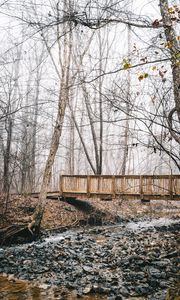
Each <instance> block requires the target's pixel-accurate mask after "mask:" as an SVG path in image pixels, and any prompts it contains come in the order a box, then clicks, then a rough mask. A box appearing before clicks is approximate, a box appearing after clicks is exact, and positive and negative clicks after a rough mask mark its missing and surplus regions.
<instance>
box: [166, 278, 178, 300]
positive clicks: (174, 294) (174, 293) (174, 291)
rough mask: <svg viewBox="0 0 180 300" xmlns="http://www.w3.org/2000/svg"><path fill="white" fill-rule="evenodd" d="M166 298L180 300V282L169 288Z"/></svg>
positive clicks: (167, 299)
mask: <svg viewBox="0 0 180 300" xmlns="http://www.w3.org/2000/svg"><path fill="white" fill-rule="evenodd" d="M165 300H180V282H178V283H177V284H175V285H174V286H173V287H170V288H169V289H168V291H167V295H166V299H165Z"/></svg>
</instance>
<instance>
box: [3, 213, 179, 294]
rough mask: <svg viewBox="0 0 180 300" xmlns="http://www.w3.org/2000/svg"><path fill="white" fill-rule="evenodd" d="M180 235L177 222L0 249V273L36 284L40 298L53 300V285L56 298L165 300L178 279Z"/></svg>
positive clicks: (130, 225) (95, 230) (125, 225)
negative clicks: (41, 294)
mask: <svg viewBox="0 0 180 300" xmlns="http://www.w3.org/2000/svg"><path fill="white" fill-rule="evenodd" d="M179 232H180V219H179V218H176V219H172V218H171V219H169V218H160V219H151V218H149V219H146V220H145V219H140V220H137V221H136V222H121V223H120V224H116V225H112V226H101V227H91V228H79V229H75V230H69V231H66V232H64V233H60V234H56V235H49V236H47V237H45V238H44V239H43V240H42V241H41V242H35V243H31V244H26V245H19V246H14V247H2V248H1V249H0V273H1V274H2V273H4V275H5V274H8V275H9V274H13V276H14V277H15V278H18V279H20V280H27V281H31V282H33V283H38V284H39V285H40V286H41V287H42V288H43V289H44V293H45V294H46V293H47V294H46V296H44V298H43V297H42V298H40V299H53V298H48V297H49V296H48V290H49V289H51V288H52V287H53V286H54V287H56V288H58V290H59V292H58V294H57V298H56V299H73V298H72V295H71V296H68V294H67V293H66V292H65V290H71V291H73V297H75V298H74V299H77V298H78V297H82V296H83V297H84V296H86V295H89V294H94V295H100V296H101V298H100V299H108V300H115V299H117V300H118V299H149V300H157V299H159V300H164V299H165V295H166V293H167V290H168V288H169V287H171V286H172V285H173V284H174V283H175V282H176V281H177V280H178V276H179V274H178V272H179V267H178V263H179V252H178V251H179V242H180V236H179ZM64 289H65V290H64ZM56 292H57V291H56ZM61 292H62V293H64V295H62V293H61ZM58 297H59V298H58ZM68 297H71V298H68ZM103 297H104V298H103ZM1 299H3V300H5V299H8V298H1ZM15 299H16V298H15ZM17 299H18V298H17ZM25 299H28V298H25ZM29 299H30V298H29ZM33 299H35V298H33ZM90 299H95V298H90ZM177 299H178V298H177Z"/></svg>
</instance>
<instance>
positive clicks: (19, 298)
mask: <svg viewBox="0 0 180 300" xmlns="http://www.w3.org/2000/svg"><path fill="white" fill-rule="evenodd" d="M0 299H1V300H58V299H59V300H60V299H64V300H65V299H67V300H76V299H79V298H77V296H76V295H75V294H74V293H73V292H69V293H68V295H67V297H64V298H62V296H61V290H58V288H57V287H56V288H53V287H52V288H50V289H48V290H44V289H43V288H40V287H38V286H35V285H34V284H32V283H30V282H27V281H20V280H12V279H11V280H8V277H4V276H0ZM81 299H82V300H106V299H107V296H102V295H93V294H92V295H87V296H84V297H81Z"/></svg>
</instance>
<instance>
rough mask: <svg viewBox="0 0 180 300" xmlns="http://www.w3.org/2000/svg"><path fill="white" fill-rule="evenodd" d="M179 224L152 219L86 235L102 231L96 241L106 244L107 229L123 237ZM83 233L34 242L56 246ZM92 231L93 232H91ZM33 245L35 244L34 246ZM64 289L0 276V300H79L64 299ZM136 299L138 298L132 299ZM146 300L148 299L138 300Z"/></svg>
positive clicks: (98, 298) (103, 299)
mask: <svg viewBox="0 0 180 300" xmlns="http://www.w3.org/2000/svg"><path fill="white" fill-rule="evenodd" d="M175 223H179V220H173V219H167V218H159V219H152V220H147V221H138V222H129V223H127V224H116V225H111V226H102V227H93V228H91V229H87V230H86V229H85V230H84V233H85V234H87V235H88V236H92V235H93V231H94V230H95V231H96V229H97V230H99V229H100V230H102V233H100V234H98V235H97V236H96V234H95V236H94V237H95V239H96V240H97V243H99V244H104V243H106V237H105V236H104V231H106V229H110V228H112V231H111V234H112V235H113V234H115V233H116V235H117V233H118V235H121V234H122V233H123V232H124V231H132V230H133V231H136V230H140V231H141V230H147V228H153V227H159V226H169V225H171V224H175ZM79 231H80V232H81V233H82V228H81V229H77V230H74V231H73V230H70V231H66V232H64V233H60V234H56V235H51V236H49V237H47V238H45V239H44V240H43V241H42V242H41V243H39V242H34V243H35V244H39V245H44V244H49V243H53V244H56V243H58V242H60V241H61V240H64V239H66V238H68V237H71V238H76V236H77V234H78V232H79ZM91 231H92V232H91ZM34 243H33V244H34ZM28 246H29V245H28V244H26V245H20V246H15V247H14V248H26V247H28ZM61 292H62V289H58V287H45V286H41V285H38V283H36V282H33V283H32V282H28V281H20V280H14V278H13V277H12V276H11V275H10V276H8V277H7V276H0V300H55V299H56V300H58V299H59V300H60V299H61V300H63V299H64V300H65V299H66V300H76V299H79V298H77V296H76V295H75V293H73V292H68V296H66V297H64V298H62V296H61ZM81 299H82V300H107V296H105V295H95V294H91V295H90V294H88V295H87V296H83V297H81ZM130 299H136V298H130ZM138 299H139V300H140V299H146V298H138Z"/></svg>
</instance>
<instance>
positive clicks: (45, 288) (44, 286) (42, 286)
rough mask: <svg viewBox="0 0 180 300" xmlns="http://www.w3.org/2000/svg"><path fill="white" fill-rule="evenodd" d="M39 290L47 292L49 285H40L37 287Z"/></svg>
mask: <svg viewBox="0 0 180 300" xmlns="http://www.w3.org/2000/svg"><path fill="white" fill-rule="evenodd" d="M39 288H40V289H43V290H47V289H48V288H49V285H48V284H45V283H42V284H40V285H39Z"/></svg>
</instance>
